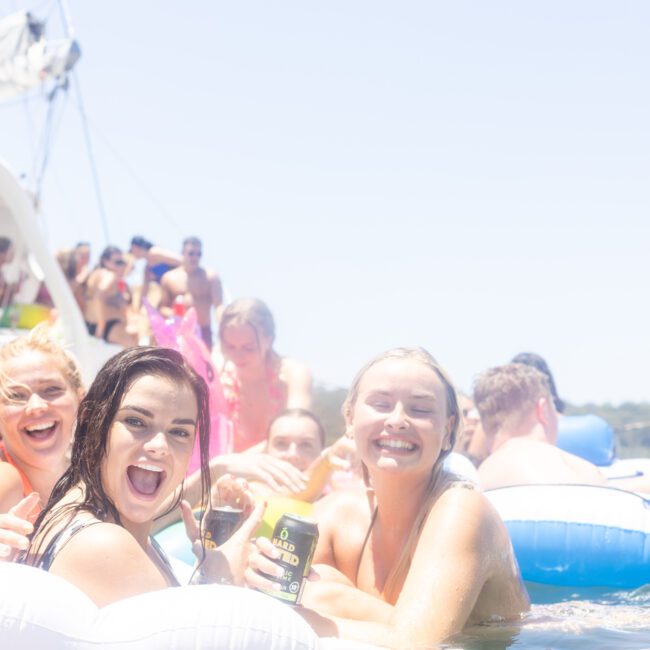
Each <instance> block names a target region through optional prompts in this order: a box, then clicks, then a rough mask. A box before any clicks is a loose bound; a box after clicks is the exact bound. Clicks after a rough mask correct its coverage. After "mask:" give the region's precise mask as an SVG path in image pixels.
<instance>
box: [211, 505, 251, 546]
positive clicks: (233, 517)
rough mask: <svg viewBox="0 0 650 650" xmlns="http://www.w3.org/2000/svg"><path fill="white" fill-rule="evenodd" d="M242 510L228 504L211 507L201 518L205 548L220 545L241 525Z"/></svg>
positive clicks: (242, 518)
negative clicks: (202, 518)
mask: <svg viewBox="0 0 650 650" xmlns="http://www.w3.org/2000/svg"><path fill="white" fill-rule="evenodd" d="M243 520H244V511H243V510H240V509H238V508H231V507H230V506H221V507H219V508H212V510H208V512H206V514H205V518H204V520H203V529H204V543H205V548H217V546H221V545H222V544H223V543H224V542H225V541H226V540H227V539H230V537H231V536H232V534H233V533H234V532H235V531H236V530H237V529H238V528H239V527H240V526H241V523H242V521H243Z"/></svg>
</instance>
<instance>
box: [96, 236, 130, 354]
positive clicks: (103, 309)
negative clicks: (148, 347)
mask: <svg viewBox="0 0 650 650" xmlns="http://www.w3.org/2000/svg"><path fill="white" fill-rule="evenodd" d="M125 270H126V261H125V259H124V255H123V254H122V251H121V250H120V249H119V248H118V247H117V246H107V247H106V248H105V249H104V250H103V251H102V254H101V257H100V258H99V266H97V268H95V269H93V270H92V271H91V273H90V275H89V276H88V282H87V294H86V310H85V312H84V318H85V320H86V327H87V328H88V332H89V333H90V334H91V335H92V336H96V337H97V338H100V339H104V341H106V342H107V343H116V344H117V345H123V346H124V347H129V346H131V345H136V343H137V342H138V340H137V336H136V334H134V333H131V332H129V331H127V318H128V308H129V306H130V304H131V291H130V290H129V286H128V284H127V283H126V280H125V279H124V272H125Z"/></svg>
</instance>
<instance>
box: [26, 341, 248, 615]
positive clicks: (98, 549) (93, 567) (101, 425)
mask: <svg viewBox="0 0 650 650" xmlns="http://www.w3.org/2000/svg"><path fill="white" fill-rule="evenodd" d="M209 426H210V418H209V411H208V391H207V387H206V385H205V382H204V381H203V380H202V379H201V378H200V377H199V376H198V375H197V374H196V373H195V372H194V371H193V370H192V369H191V368H190V366H189V365H188V364H187V362H186V361H185V360H184V359H183V357H182V355H181V354H179V353H178V352H176V351H174V350H169V349H166V348H151V347H139V348H130V349H127V350H125V351H123V352H121V353H119V354H118V355H116V356H115V357H113V358H112V359H110V360H109V361H108V362H107V363H106V364H105V365H104V367H103V368H102V369H101V370H100V372H99V374H98V375H97V378H96V379H95V381H94V382H93V384H92V385H91V387H90V389H89V390H88V393H87V395H86V397H85V398H84V399H83V401H82V402H81V404H80V406H79V412H78V417H77V425H76V430H75V435H74V444H73V448H72V459H71V465H70V467H69V469H68V470H67V471H66V472H65V473H64V474H63V476H62V477H61V479H60V480H59V482H58V483H57V484H56V485H55V487H54V489H53V491H52V496H51V498H50V500H49V502H48V504H47V505H46V507H45V508H44V509H43V511H42V512H41V514H40V515H39V517H38V519H37V520H36V523H35V525H34V529H35V532H34V534H33V536H32V539H31V545H30V547H29V549H28V550H27V553H26V554H25V557H24V558H23V559H22V561H23V562H25V563H27V564H31V565H34V566H37V567H39V568H42V569H44V570H47V571H50V572H52V573H55V574H57V575H60V576H61V577H63V578H65V579H67V580H68V581H70V582H72V583H73V584H75V585H76V586H77V587H79V588H80V589H82V590H83V591H84V592H86V594H87V595H88V596H89V597H90V598H91V599H92V600H94V601H95V603H97V604H98V605H99V606H102V605H105V604H108V603H111V602H113V601H115V600H119V599H121V598H126V597H128V596H132V595H135V594H138V593H142V592H146V591H152V590H155V589H161V588H164V587H167V586H173V585H176V584H178V582H177V580H176V578H175V576H174V573H173V571H172V569H171V565H170V564H169V562H168V561H167V559H166V557H165V555H164V553H163V552H162V550H161V549H160V547H159V546H158V545H157V544H156V542H155V541H154V540H153V538H151V537H150V533H151V529H152V525H153V521H154V518H155V517H156V515H157V513H158V512H160V511H161V510H163V509H164V507H165V506H166V505H169V506H170V507H173V506H175V505H176V503H177V502H178V501H179V500H180V496H181V491H182V485H183V479H184V477H185V473H186V471H187V465H188V462H189V459H190V456H191V453H192V449H193V447H194V444H195V439H197V440H198V444H199V446H200V450H201V481H202V499H201V501H202V503H203V504H205V503H206V499H207V495H209V493H210V473H209V469H208V434H209ZM184 510H185V511H186V515H187V511H188V506H187V505H185V506H184ZM190 518H191V513H190ZM246 523H247V524H248V523H249V522H246ZM255 524H256V522H255V521H252V522H250V525H249V526H248V527H247V529H246V533H248V532H249V531H248V528H250V526H252V525H255ZM195 542H196V540H195ZM195 545H196V544H195ZM223 548H224V547H222V549H223ZM211 553H212V554H214V553H216V551H212V552H211ZM199 554H200V555H202V557H203V559H205V560H206V561H205V562H203V564H202V565H201V571H200V575H201V578H202V579H203V580H205V581H208V582H211V581H217V580H219V579H220V578H222V577H223V572H224V571H226V572H229V569H228V561H227V559H226V561H225V563H224V561H223V559H224V554H227V549H226V550H225V551H222V557H221V558H220V559H221V562H219V560H218V559H216V558H214V557H208V556H207V555H206V554H205V553H199ZM219 564H220V565H221V568H220V569H219V568H218V567H217V565H219ZM220 571H221V573H219V572H220Z"/></svg>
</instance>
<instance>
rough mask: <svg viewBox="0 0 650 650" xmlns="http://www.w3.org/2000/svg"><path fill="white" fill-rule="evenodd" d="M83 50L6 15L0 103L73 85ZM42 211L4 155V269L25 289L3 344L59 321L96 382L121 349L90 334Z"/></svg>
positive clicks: (3, 323)
mask: <svg viewBox="0 0 650 650" xmlns="http://www.w3.org/2000/svg"><path fill="white" fill-rule="evenodd" d="M80 56H81V50H80V48H79V45H78V43H77V42H76V41H75V40H74V39H72V38H65V39H60V40H56V41H49V40H47V39H46V38H45V25H44V23H43V22H41V21H39V20H37V19H36V18H35V17H34V16H33V15H32V14H30V13H29V12H27V11H21V12H18V13H16V14H12V15H10V16H7V17H6V18H3V19H2V20H0V102H2V101H6V100H9V99H12V98H15V97H19V96H20V95H21V94H23V93H25V92H27V91H29V90H31V89H34V88H37V87H42V88H48V87H49V88H50V93H52V92H55V91H56V89H58V88H61V87H63V86H65V85H66V84H67V80H68V75H69V73H70V71H71V70H72V69H73V67H74V65H75V63H76V62H77V61H78V60H79V57H80ZM50 96H51V95H50ZM39 211H40V208H39V200H38V189H37V188H36V191H34V190H30V189H29V188H28V187H27V186H26V183H25V182H24V181H23V180H21V179H20V177H19V175H18V174H17V173H16V171H14V170H13V169H12V168H11V166H10V164H9V163H8V162H6V161H4V160H2V158H0V237H6V238H8V239H9V240H10V241H11V243H12V249H13V251H14V254H13V259H12V260H11V261H10V262H7V263H6V264H3V265H2V268H1V271H0V272H1V273H2V275H3V276H4V279H5V281H6V282H7V283H12V284H15V285H16V286H17V287H18V288H17V290H16V292H15V293H13V295H12V297H11V300H10V301H6V304H0V345H2V343H5V342H6V341H8V340H10V339H11V338H13V337H15V336H16V335H18V334H20V333H21V331H25V330H29V329H31V328H32V327H33V326H35V325H36V324H37V323H38V322H40V321H42V320H52V321H54V322H55V328H56V329H57V330H58V332H59V333H60V336H61V338H62V340H63V341H64V342H65V344H66V345H67V346H68V348H69V349H70V350H71V351H72V352H73V353H74V355H75V356H76V357H77V360H78V361H79V365H80V367H81V368H83V370H84V375H85V377H84V378H85V379H86V380H87V381H89V380H90V379H92V377H94V375H95V374H96V372H97V370H98V369H99V367H100V366H101V365H102V364H103V362H104V361H105V360H106V359H108V358H109V357H110V356H112V355H113V354H115V353H116V352H117V351H118V350H119V349H120V348H119V347H118V346H115V345H111V344H108V343H105V342H104V341H101V340H99V339H97V338H95V337H91V336H90V335H89V334H88V332H87V329H86V326H85V323H84V319H83V315H82V314H81V311H80V309H79V306H78V304H77V301H76V300H75V297H74V295H73V293H72V290H71V288H70V285H69V284H68V282H67V280H66V278H65V276H64V274H63V271H62V269H61V268H60V266H59V264H58V263H57V261H56V259H55V258H54V256H53V254H52V252H51V251H50V250H49V249H48V246H47V245H46V241H45V236H44V233H43V232H42V220H41V219H40V218H39ZM43 287H44V288H45V290H46V291H45V292H43V291H42V289H43ZM43 293H45V294H49V297H50V298H51V301H47V302H48V303H49V304H47V305H46V304H43V301H42V300H41V299H40V297H39V296H40V295H42V294H43Z"/></svg>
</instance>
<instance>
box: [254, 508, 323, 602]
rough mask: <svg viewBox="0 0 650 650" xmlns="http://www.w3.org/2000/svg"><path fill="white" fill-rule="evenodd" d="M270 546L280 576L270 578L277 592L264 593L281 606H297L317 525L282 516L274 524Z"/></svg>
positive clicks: (295, 516)
mask: <svg viewBox="0 0 650 650" xmlns="http://www.w3.org/2000/svg"><path fill="white" fill-rule="evenodd" d="M271 542H272V543H273V546H275V548H276V549H277V550H278V551H279V553H280V557H279V558H278V559H277V560H275V563H276V564H279V565H280V566H281V567H282V568H283V569H284V574H283V575H282V577H281V578H273V580H275V581H276V582H278V583H279V584H280V587H281V588H280V591H267V592H266V593H268V594H269V595H270V596H274V597H275V598H279V599H280V600H283V601H284V602H285V603H289V604H291V605H298V604H299V603H300V599H301V597H302V592H303V589H304V588H305V583H306V582H307V576H308V575H309V569H310V568H311V561H312V559H313V557H314V551H315V550H316V543H317V542H318V525H317V524H316V522H314V521H311V520H309V519H305V518H303V517H299V516H298V515H293V514H285V515H282V517H280V519H278V522H277V523H276V524H275V529H274V530H273V537H272V538H271Z"/></svg>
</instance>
